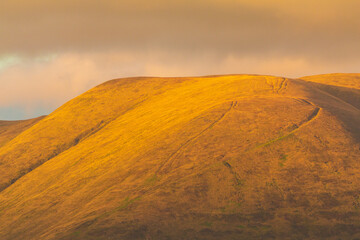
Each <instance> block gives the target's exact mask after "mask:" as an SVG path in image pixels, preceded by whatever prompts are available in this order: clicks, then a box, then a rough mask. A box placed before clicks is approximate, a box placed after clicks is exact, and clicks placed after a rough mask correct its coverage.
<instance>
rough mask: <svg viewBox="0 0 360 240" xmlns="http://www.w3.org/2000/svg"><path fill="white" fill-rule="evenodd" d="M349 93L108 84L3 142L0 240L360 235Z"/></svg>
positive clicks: (355, 112) (295, 82)
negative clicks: (333, 93)
mask: <svg viewBox="0 0 360 240" xmlns="http://www.w3.org/2000/svg"><path fill="white" fill-rule="evenodd" d="M334 88H337V86H334ZM337 91H338V92H342V91H345V90H343V89H342V88H339V90H337ZM346 91H347V90H346ZM354 94H355V95H354V96H355V97H352V98H348V99H346V101H345V100H344V99H342V98H340V97H339V96H334V95H332V94H331V93H329V92H328V91H325V90H324V89H323V86H322V85H321V86H320V85H314V83H312V82H309V81H304V80H300V79H286V78H279V77H271V76H250V75H234V76H214V77H202V78H135V79H119V80H113V81H110V82H107V83H105V84H103V85H100V86H98V87H96V88H94V89H92V90H90V91H88V92H87V93H85V94H83V95H81V96H79V97H77V98H75V99H74V100H72V101H70V102H68V103H66V104H65V105H64V106H62V107H61V108H59V109H58V110H56V111H55V112H54V113H52V114H50V115H49V116H47V117H46V118H44V119H43V120H41V121H40V122H39V123H38V124H36V125H35V126H33V127H31V128H29V129H27V130H26V131H24V132H23V133H21V134H20V135H18V136H17V137H16V138H14V139H13V140H12V141H11V142H9V143H8V144H6V145H5V146H3V147H1V148H0V171H1V175H0V176H1V177H0V181H1V184H2V191H1V193H0V239H273V238H280V239H285V238H289V239H304V238H310V239H315V238H316V239H338V238H341V239H353V238H357V237H360V235H359V232H360V224H359V220H360V215H359V209H360V187H359V186H360V179H359V177H358V176H359V173H360V162H359V161H358V160H359V158H360V149H359V148H360V110H359V109H358V108H357V104H358V103H357V102H356V99H357V98H356V92H355V93H354ZM352 100H354V101H355V102H351V101H352Z"/></svg>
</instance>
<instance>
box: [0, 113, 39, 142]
mask: <svg viewBox="0 0 360 240" xmlns="http://www.w3.org/2000/svg"><path fill="white" fill-rule="evenodd" d="M42 118H43V117H38V118H34V119H29V120H22V121H0V147H1V146H3V145H5V144H6V143H7V142H9V141H10V140H11V139H13V138H15V137H16V136H17V135H19V134H20V133H21V132H23V131H25V130H26V129H28V128H29V127H31V126H33V125H34V124H35V123H37V122H38V121H40V120H41V119H42Z"/></svg>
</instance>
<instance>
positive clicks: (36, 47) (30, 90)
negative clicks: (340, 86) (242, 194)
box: [0, 0, 360, 119]
mask: <svg viewBox="0 0 360 240" xmlns="http://www.w3.org/2000/svg"><path fill="white" fill-rule="evenodd" d="M359 9H360V1H358V0H346V1H341V0H326V1H325V0H312V1H310V0H303V1H298V0H271V1H270V0H207V1H205V0H198V1H196V3H194V1H184V0H182V1H180V0H175V1H168V0H167V1H165V0H155V1H147V0H131V1H130V0H126V1H119V0H117V1H104V0H102V1H100V0H99V1H95V0H92V1H91V0H86V1H85V0H83V1H76V0H73V1H68V0H63V1H57V0H56V1H55V0H54V1H48V0H32V1H28V0H3V1H1V2H0V86H1V87H0V119H15V118H27V117H35V116H37V115H39V114H48V113H49V112H51V111H52V110H54V109H55V108H57V107H59V106H60V105H61V104H63V103H64V102H66V101H67V100H70V99H71V98H73V97H75V96H76V95H78V94H80V93H82V92H84V91H86V90H87V89H89V88H91V87H93V86H95V85H97V84H99V83H102V82H104V81H106V80H109V79H112V78H118V77H127V76H139V75H151V76H189V75H212V74H229V73H258V74H272V75H281V76H289V77H299V76H303V75H311V74H318V73H330V72H360V59H359V57H358V56H359V53H360V44H359V43H360V17H359V13H358V10H359Z"/></svg>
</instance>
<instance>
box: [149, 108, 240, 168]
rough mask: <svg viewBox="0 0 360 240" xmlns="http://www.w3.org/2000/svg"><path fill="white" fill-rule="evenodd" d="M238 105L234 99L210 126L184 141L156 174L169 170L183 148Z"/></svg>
mask: <svg viewBox="0 0 360 240" xmlns="http://www.w3.org/2000/svg"><path fill="white" fill-rule="evenodd" d="M236 105H237V101H232V102H231V104H230V107H229V109H228V110H226V111H225V112H224V113H223V114H222V115H221V116H220V117H219V118H218V119H217V120H215V121H214V122H213V123H211V124H210V125H209V126H208V127H206V128H205V129H204V130H202V131H201V132H199V133H198V134H196V135H195V136H193V137H191V138H190V139H188V140H187V141H186V142H185V143H183V144H182V145H181V146H180V147H179V148H178V149H177V150H176V151H175V152H174V153H172V154H171V155H170V157H169V158H168V159H167V160H165V161H164V162H163V163H162V164H161V165H160V167H159V168H158V170H157V171H156V172H155V174H157V173H159V172H163V171H166V170H168V169H169V168H170V167H171V166H172V164H173V162H174V160H175V159H176V158H177V157H178V156H179V154H180V153H181V151H182V150H184V149H185V148H186V147H188V146H189V145H190V144H191V143H193V142H194V141H195V140H196V139H197V138H199V137H200V136H201V135H203V134H204V133H205V132H207V131H208V130H210V129H211V128H213V127H214V126H215V125H216V124H218V123H219V122H220V121H221V120H223V119H224V118H225V116H226V115H227V114H228V113H229V112H230V111H231V110H232V109H233V108H235V107H236Z"/></svg>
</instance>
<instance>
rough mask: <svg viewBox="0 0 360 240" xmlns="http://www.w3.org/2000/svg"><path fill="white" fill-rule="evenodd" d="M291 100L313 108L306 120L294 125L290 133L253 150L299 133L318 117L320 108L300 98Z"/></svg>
mask: <svg viewBox="0 0 360 240" xmlns="http://www.w3.org/2000/svg"><path fill="white" fill-rule="evenodd" d="M291 98H292V99H294V100H296V101H298V102H301V103H305V104H308V105H311V106H313V107H314V108H315V109H314V110H313V111H312V112H311V113H310V114H309V115H308V117H307V118H306V119H304V120H303V121H301V122H300V123H299V125H295V129H293V130H292V131H290V132H289V133H287V134H285V135H283V136H281V137H278V138H275V139H272V140H270V141H268V142H266V143H263V144H260V145H258V146H256V147H255V148H254V149H256V148H259V147H265V146H268V145H270V144H272V143H274V142H277V141H279V140H282V139H284V138H287V137H289V136H290V135H292V134H294V133H296V132H297V131H299V130H300V129H302V128H303V127H305V126H306V125H308V124H310V123H311V122H312V121H314V120H315V119H316V118H317V117H318V116H319V113H320V110H321V108H320V107H318V106H316V105H315V104H314V103H312V102H310V101H308V100H306V99H302V98H294V97H291Z"/></svg>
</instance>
